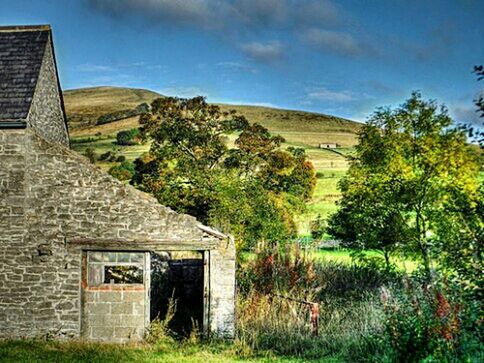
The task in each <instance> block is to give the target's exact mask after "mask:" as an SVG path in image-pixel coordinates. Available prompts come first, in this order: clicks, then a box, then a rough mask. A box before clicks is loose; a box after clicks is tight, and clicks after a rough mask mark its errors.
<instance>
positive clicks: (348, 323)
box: [237, 246, 396, 361]
mask: <svg viewBox="0 0 484 363" xmlns="http://www.w3.org/2000/svg"><path fill="white" fill-rule="evenodd" d="M256 255H257V257H256V258H255V259H254V260H251V261H249V262H247V263H246V264H245V265H244V266H242V267H241V268H240V269H239V276H238V281H239V286H240V289H239V294H238V303H237V309H238V339H239V341H240V342H241V344H243V345H246V346H247V347H249V348H250V350H251V351H253V352H256V353H257V352H267V351H270V352H273V353H274V354H277V355H289V356H297V357H304V358H306V359H322V358H324V357H326V358H328V359H329V358H334V359H340V360H344V361H348V360H351V361H363V360H365V359H366V358H365V357H371V356H373V355H375V354H380V355H381V354H382V353H381V352H379V349H380V345H379V344H378V343H377V342H376V341H375V339H373V337H374V336H375V335H378V334H381V333H382V332H383V329H384V326H383V317H384V314H383V307H382V305H381V303H380V301H379V289H380V287H381V286H384V285H385V284H390V283H393V284H396V282H395V281H394V280H396V279H395V276H387V275H385V274H384V273H381V272H379V271H375V270H371V269H370V268H367V267H364V266H361V265H351V264H342V263H338V262H334V261H325V260H316V259H314V258H313V257H311V255H309V254H305V253H303V252H301V251H300V250H299V249H298V248H297V247H286V248H283V249H280V248H277V247H267V246H261V247H260V248H259V250H258V251H257V254H256ZM300 301H308V302H317V303H319V304H320V316H319V334H318V336H312V334H311V332H312V325H311V321H310V311H309V307H308V305H307V304H304V303H301V302H300Z"/></svg>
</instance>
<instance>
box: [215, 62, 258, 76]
mask: <svg viewBox="0 0 484 363" xmlns="http://www.w3.org/2000/svg"><path fill="white" fill-rule="evenodd" d="M217 67H219V68H222V69H226V70H231V71H235V72H247V73H257V69H255V68H254V67H251V66H250V65H248V64H244V63H240V62H219V63H217Z"/></svg>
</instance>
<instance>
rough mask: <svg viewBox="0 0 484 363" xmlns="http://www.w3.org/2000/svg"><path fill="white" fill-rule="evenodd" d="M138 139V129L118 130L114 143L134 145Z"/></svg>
mask: <svg viewBox="0 0 484 363" xmlns="http://www.w3.org/2000/svg"><path fill="white" fill-rule="evenodd" d="M139 141H140V131H139V129H136V128H135V129H131V130H126V131H119V132H118V133H117V135H116V143H117V144H118V145H125V146H126V145H136V144H138V143H139Z"/></svg>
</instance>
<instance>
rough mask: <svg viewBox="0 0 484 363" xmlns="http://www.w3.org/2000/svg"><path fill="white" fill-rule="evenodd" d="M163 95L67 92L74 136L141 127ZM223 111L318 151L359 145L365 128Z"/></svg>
mask: <svg viewBox="0 0 484 363" xmlns="http://www.w3.org/2000/svg"><path fill="white" fill-rule="evenodd" d="M158 97H163V95H160V94H159V93H156V92H153V91H149V90H145V89H135V88H121V87H93V88H82V89H75V90H68V91H66V92H64V102H65V107H66V113H67V117H68V121H69V128H70V132H71V135H72V136H74V137H76V136H91V135H94V134H96V133H100V134H106V135H107V134H112V133H115V132H117V131H120V130H124V129H129V128H132V127H137V126H138V117H137V115H138V114H139V113H140V112H141V111H142V109H138V111H136V108H137V107H139V106H140V105H142V104H150V103H151V102H152V101H153V100H154V99H155V98H158ZM219 106H220V107H221V108H222V109H223V110H232V109H233V110H236V111H238V112H240V113H241V114H242V115H244V116H246V117H247V119H248V120H249V121H251V122H258V123H260V124H262V125H264V126H265V127H267V128H268V129H269V130H270V131H271V132H273V133H277V134H280V135H282V136H283V137H285V138H286V139H287V140H288V141H290V142H291V143H292V144H296V145H297V144H301V145H302V144H304V145H311V146H313V147H316V146H317V145H318V144H319V143H326V142H336V143H338V144H340V145H341V146H343V147H349V146H353V145H354V144H355V143H356V133H357V131H358V130H359V128H360V126H361V124H360V123H357V122H354V121H350V120H346V119H343V118H339V117H335V116H329V115H324V114H318V113H312V112H304V111H293V110H283V109H277V108H270V107H260V106H245V105H244V106H242V105H226V104H220V105H219Z"/></svg>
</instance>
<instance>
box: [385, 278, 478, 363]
mask: <svg viewBox="0 0 484 363" xmlns="http://www.w3.org/2000/svg"><path fill="white" fill-rule="evenodd" d="M381 299H382V304H383V307H384V312H385V320H384V327H385V335H384V336H381V338H382V343H383V344H384V340H385V339H388V340H387V341H388V343H389V344H390V346H391V349H392V352H393V356H394V360H395V361H398V362H443V361H445V362H449V361H450V362H457V361H467V360H466V359H469V358H470V357H472V356H473V355H475V356H478V355H479V354H480V353H482V347H481V348H479V340H478V338H477V334H475V330H476V324H478V323H477V319H476V318H477V316H476V314H475V312H473V311H472V309H473V307H472V306H469V304H468V301H466V300H465V299H462V298H461V297H460V296H459V295H458V294H456V293H455V292H452V291H451V289H450V288H449V287H448V286H445V285H443V286H438V285H434V286H432V285H427V284H425V283H424V284H423V285H420V284H418V283H417V282H416V281H412V280H410V279H408V280H407V283H406V285H405V289H404V290H403V291H401V290H399V291H391V290H389V289H386V288H383V289H382V293H381ZM473 330H474V332H473ZM479 350H481V352H479Z"/></svg>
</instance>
